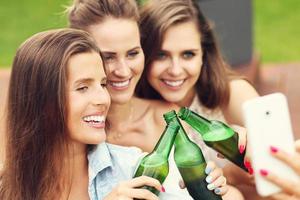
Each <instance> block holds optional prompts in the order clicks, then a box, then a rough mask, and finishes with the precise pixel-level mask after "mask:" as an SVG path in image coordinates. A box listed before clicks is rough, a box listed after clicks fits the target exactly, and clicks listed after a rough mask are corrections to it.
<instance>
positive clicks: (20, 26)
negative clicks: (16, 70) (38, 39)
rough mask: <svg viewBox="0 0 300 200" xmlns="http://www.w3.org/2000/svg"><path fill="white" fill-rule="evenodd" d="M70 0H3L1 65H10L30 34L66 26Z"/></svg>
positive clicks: (0, 21)
mask: <svg viewBox="0 0 300 200" xmlns="http://www.w3.org/2000/svg"><path fill="white" fill-rule="evenodd" d="M68 3H69V0H1V1H0V27H1V28H0V30H1V31H0V67H8V66H10V65H11V63H12V60H13V56H14V54H15V52H16V49H17V48H18V46H19V45H20V44H21V43H22V42H23V41H24V40H25V39H27V38H28V37H30V36H31V35H33V34H35V33H37V32H40V31H43V30H47V29H50V28H60V27H64V26H66V24H67V23H66V21H67V20H66V16H65V15H64V13H63V12H64V7H63V6H64V5H68Z"/></svg>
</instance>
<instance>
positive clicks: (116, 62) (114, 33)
mask: <svg viewBox="0 0 300 200" xmlns="http://www.w3.org/2000/svg"><path fill="white" fill-rule="evenodd" d="M89 32H90V33H91V34H92V36H93V37H94V38H95V40H96V42H97V44H98V46H99V48H100V50H101V54H102V55H103V59H104V62H105V68H106V73H107V78H108V87H107V88H108V91H109V93H110V95H111V99H112V102H113V103H118V104H123V103H126V102H128V101H129V100H130V99H131V98H132V96H133V94H134V90H135V87H136V84H137V82H138V80H139V79H140V76H141V73H142V71H143V69H144V53H143V51H142V48H141V44H140V34H139V29H138V24H137V22H136V21H134V20H131V19H116V18H107V19H106V20H104V22H102V23H99V24H96V25H93V26H91V27H90V29H89Z"/></svg>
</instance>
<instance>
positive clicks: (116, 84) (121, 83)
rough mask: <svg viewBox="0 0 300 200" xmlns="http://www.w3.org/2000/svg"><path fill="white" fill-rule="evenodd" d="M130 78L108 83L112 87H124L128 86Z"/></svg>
mask: <svg viewBox="0 0 300 200" xmlns="http://www.w3.org/2000/svg"><path fill="white" fill-rule="evenodd" d="M130 80H131V79H127V80H125V81H109V85H110V86H111V87H112V88H114V89H118V90H121V89H125V88H128V87H129V84H130Z"/></svg>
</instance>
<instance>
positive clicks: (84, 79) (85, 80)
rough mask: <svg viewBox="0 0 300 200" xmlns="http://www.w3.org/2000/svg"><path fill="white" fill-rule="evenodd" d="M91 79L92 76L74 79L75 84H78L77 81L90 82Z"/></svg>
mask: <svg viewBox="0 0 300 200" xmlns="http://www.w3.org/2000/svg"><path fill="white" fill-rule="evenodd" d="M92 81H93V79H92V78H81V79H78V80H76V81H75V84H79V83H90V82H92Z"/></svg>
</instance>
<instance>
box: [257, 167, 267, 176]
mask: <svg viewBox="0 0 300 200" xmlns="http://www.w3.org/2000/svg"><path fill="white" fill-rule="evenodd" d="M259 173H260V175H262V176H268V174H269V172H268V171H267V170H265V169H261V170H259Z"/></svg>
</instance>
